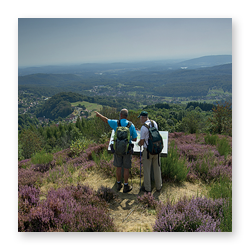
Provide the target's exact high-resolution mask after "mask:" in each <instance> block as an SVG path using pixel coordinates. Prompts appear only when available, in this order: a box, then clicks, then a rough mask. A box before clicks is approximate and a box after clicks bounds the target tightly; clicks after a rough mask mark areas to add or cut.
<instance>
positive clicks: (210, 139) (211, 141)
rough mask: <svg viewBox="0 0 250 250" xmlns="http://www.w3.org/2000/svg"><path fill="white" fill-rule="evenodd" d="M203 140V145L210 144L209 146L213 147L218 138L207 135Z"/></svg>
mask: <svg viewBox="0 0 250 250" xmlns="http://www.w3.org/2000/svg"><path fill="white" fill-rule="evenodd" d="M204 140H205V143H206V144H210V145H213V146H215V145H216V144H217V142H218V140H219V137H218V135H210V134H207V135H206V136H205V137H204Z"/></svg>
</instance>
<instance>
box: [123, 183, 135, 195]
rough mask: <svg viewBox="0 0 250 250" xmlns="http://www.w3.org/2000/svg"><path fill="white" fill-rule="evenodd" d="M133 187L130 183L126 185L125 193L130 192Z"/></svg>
mask: <svg viewBox="0 0 250 250" xmlns="http://www.w3.org/2000/svg"><path fill="white" fill-rule="evenodd" d="M132 189H133V187H132V186H130V185H124V188H123V193H128V192H130V191H131V190H132Z"/></svg>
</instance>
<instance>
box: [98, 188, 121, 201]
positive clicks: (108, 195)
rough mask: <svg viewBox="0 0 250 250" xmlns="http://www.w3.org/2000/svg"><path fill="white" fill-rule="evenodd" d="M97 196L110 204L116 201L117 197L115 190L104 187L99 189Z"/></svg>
mask: <svg viewBox="0 0 250 250" xmlns="http://www.w3.org/2000/svg"><path fill="white" fill-rule="evenodd" d="M97 196H98V197H100V198H102V199H104V200H105V201H107V202H110V201H112V200H114V199H116V197H117V195H116V193H115V191H114V190H112V189H111V188H107V187H104V186H101V187H100V188H98V190H97Z"/></svg>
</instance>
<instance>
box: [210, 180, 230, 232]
mask: <svg viewBox="0 0 250 250" xmlns="http://www.w3.org/2000/svg"><path fill="white" fill-rule="evenodd" d="M208 195H209V196H210V197H211V198H213V199H218V198H224V199H225V202H224V204H223V214H222V219H221V224H220V229H221V231H222V232H232V181H231V180H230V179H229V178H226V177H224V178H220V179H219V180H218V181H216V182H214V183H213V184H211V185H210V188H209V192H208Z"/></svg>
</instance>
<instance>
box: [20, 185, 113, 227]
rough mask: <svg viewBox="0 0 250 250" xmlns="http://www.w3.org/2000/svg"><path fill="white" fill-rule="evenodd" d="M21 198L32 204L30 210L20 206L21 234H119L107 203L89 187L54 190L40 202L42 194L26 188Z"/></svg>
mask: <svg viewBox="0 0 250 250" xmlns="http://www.w3.org/2000/svg"><path fill="white" fill-rule="evenodd" d="M34 194H35V195H34ZM19 197H20V198H19V199H20V200H21V201H23V200H24V201H26V203H27V204H30V205H31V206H30V207H29V209H26V210H24V209H22V208H23V207H24V206H22V207H21V206H19V211H18V212H19V226H18V229H19V231H25V232H53V231H66V232H114V231H115V226H114V223H113V220H112V219H111V218H110V217H109V216H108V214H107V204H106V201H105V200H104V199H102V198H100V197H98V196H97V195H96V193H95V192H94V191H93V190H92V189H91V188H90V187H88V186H81V185H77V186H68V187H66V188H59V189H57V190H54V189H51V190H50V191H49V192H48V195H47V199H46V200H43V201H39V197H38V191H37V190H36V189H31V188H30V189H29V190H24V189H22V190H21V192H20V194H19ZM23 203H24V202H22V204H23Z"/></svg>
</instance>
